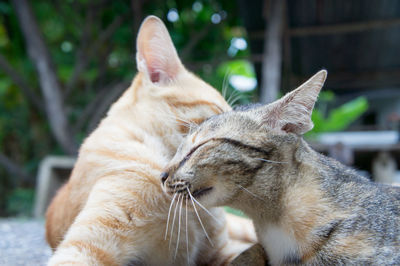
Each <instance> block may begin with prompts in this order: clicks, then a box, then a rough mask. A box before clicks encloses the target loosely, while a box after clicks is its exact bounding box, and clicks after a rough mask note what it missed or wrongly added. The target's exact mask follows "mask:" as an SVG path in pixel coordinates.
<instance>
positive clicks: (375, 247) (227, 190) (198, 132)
mask: <svg viewBox="0 0 400 266" xmlns="http://www.w3.org/2000/svg"><path fill="white" fill-rule="evenodd" d="M326 75H327V73H326V71H324V70H323V71H320V72H318V73H317V74H316V75H314V76H313V77H312V78H311V79H309V80H308V81H306V82H305V83H304V84H303V85H302V86H300V87H299V88H297V89H296V90H294V91H292V92H291V93H289V94H287V95H285V96H284V97H282V98H281V99H279V100H277V101H275V102H273V103H271V104H268V105H254V106H247V107H242V108H238V109H237V110H234V111H229V112H227V113H224V114H220V115H217V116H214V117H212V118H210V119H208V120H206V121H205V122H204V123H202V124H201V125H200V126H199V127H197V128H196V129H195V130H193V131H192V132H191V133H190V134H189V135H188V136H187V138H186V140H185V141H184V142H183V144H181V146H180V148H179V149H178V151H177V154H176V155H175V157H174V158H173V159H172V161H171V162H170V163H169V164H168V167H167V168H166V171H165V173H164V174H163V175H162V180H161V181H162V184H163V188H164V191H165V192H166V193H167V194H169V195H181V197H186V198H191V197H193V198H195V199H196V200H197V201H198V202H200V203H201V204H202V205H204V206H205V207H206V208H211V207H215V206H222V205H228V206H232V207H234V208H237V209H240V210H242V211H243V212H244V213H245V214H247V215H248V216H249V217H250V218H251V219H252V220H253V222H254V225H255V228H256V233H257V237H258V239H259V241H260V243H261V244H262V246H263V248H264V250H265V252H266V254H267V256H268V260H269V263H271V264H272V265H348V264H351V265H400V188H398V187H392V186H388V185H382V184H377V183H374V182H371V181H370V180H369V179H367V178H365V177H362V176H360V175H358V174H357V173H356V172H355V171H354V170H352V169H350V168H348V167H346V166H344V165H342V164H340V163H339V162H337V161H335V160H333V159H331V158H328V157H325V156H323V155H321V154H319V153H317V152H315V151H314V150H312V149H311V148H310V147H309V145H308V144H307V143H306V142H305V141H304V140H303V138H302V134H304V133H306V132H307V131H309V130H310V129H311V128H312V127H313V123H312V121H311V112H312V109H313V107H314V104H315V102H316V100H317V96H318V94H319V91H320V89H321V88H322V86H323V83H324V82H325V79H326Z"/></svg>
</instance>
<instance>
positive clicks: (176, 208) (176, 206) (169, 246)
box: [168, 195, 181, 248]
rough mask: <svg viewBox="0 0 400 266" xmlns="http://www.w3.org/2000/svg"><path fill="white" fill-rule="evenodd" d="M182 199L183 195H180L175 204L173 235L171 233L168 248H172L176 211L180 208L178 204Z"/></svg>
mask: <svg viewBox="0 0 400 266" xmlns="http://www.w3.org/2000/svg"><path fill="white" fill-rule="evenodd" d="M180 199H181V195H179V196H178V200H177V201H176V205H175V211H174V219H173V220H172V226H171V235H170V238H169V245H168V248H171V242H172V235H173V232H174V225H175V217H176V211H177V210H178V204H179V200H180Z"/></svg>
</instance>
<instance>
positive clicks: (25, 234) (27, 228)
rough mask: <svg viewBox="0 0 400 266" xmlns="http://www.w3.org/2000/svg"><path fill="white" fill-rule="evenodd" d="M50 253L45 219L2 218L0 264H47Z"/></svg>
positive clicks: (10, 265) (0, 223) (12, 265)
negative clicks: (45, 235) (46, 237)
mask: <svg viewBox="0 0 400 266" xmlns="http://www.w3.org/2000/svg"><path fill="white" fill-rule="evenodd" d="M50 255H51V250H50V248H49V246H48V245H47V243H46V240H45V238H44V221H43V220H29V219H0V266H3V265H7V266H14V265H15V266H20V265H29V266H30V265H46V261H47V260H48V259H49V257H50Z"/></svg>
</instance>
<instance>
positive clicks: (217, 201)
mask: <svg viewBox="0 0 400 266" xmlns="http://www.w3.org/2000/svg"><path fill="white" fill-rule="evenodd" d="M229 196H230V191H229V190H228V189H227V188H226V187H225V186H223V185H221V184H218V183H217V184H215V185H214V186H213V190H212V192H211V193H209V194H208V195H207V196H206V197H204V198H203V199H202V203H203V204H204V205H206V206H208V207H218V206H223V205H226V202H227V200H228V199H229Z"/></svg>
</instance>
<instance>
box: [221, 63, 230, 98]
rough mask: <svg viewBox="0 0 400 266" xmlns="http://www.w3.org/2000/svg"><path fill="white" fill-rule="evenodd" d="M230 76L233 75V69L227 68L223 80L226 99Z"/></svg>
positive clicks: (223, 91) (223, 94)
mask: <svg viewBox="0 0 400 266" xmlns="http://www.w3.org/2000/svg"><path fill="white" fill-rule="evenodd" d="M230 77H231V70H230V69H227V70H226V72H225V76H224V80H223V82H222V97H224V99H226V92H227V90H228V87H229V82H228V80H229V79H230Z"/></svg>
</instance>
